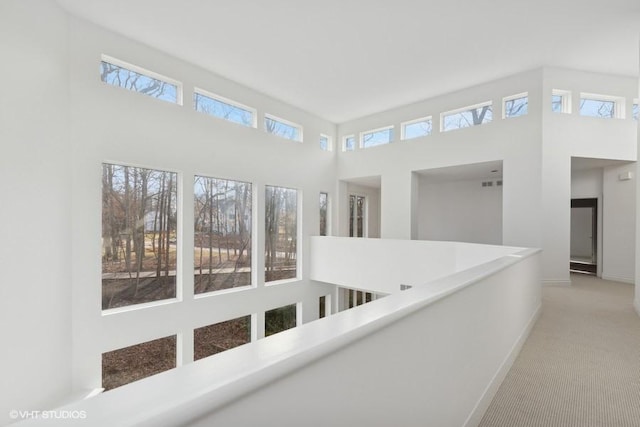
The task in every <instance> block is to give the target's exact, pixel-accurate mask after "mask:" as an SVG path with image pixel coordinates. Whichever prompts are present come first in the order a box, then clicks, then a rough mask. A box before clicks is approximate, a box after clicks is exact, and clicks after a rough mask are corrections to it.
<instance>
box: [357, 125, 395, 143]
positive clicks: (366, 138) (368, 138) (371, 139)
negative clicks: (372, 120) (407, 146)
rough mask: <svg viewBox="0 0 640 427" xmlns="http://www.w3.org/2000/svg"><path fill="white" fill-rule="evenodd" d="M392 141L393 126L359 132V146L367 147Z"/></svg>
mask: <svg viewBox="0 0 640 427" xmlns="http://www.w3.org/2000/svg"><path fill="white" fill-rule="evenodd" d="M391 142H393V126H387V127H384V128H381V129H375V130H371V131H368V132H362V133H361V134H360V147H361V148H369V147H375V146H376V145H384V144H390V143H391Z"/></svg>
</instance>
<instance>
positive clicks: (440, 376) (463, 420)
mask: <svg viewBox="0 0 640 427" xmlns="http://www.w3.org/2000/svg"><path fill="white" fill-rule="evenodd" d="M538 261H539V260H538V258H537V257H530V258H527V259H525V260H523V261H522V262H520V263H518V264H517V265H514V266H512V267H511V268H508V269H506V270H503V271H500V272H498V273H497V274H495V275H492V276H490V277H487V278H485V279H483V280H482V281H480V282H477V283H473V284H472V285H471V286H469V287H467V288H465V289H463V290H461V291H459V292H456V293H454V294H452V295H449V296H448V297H446V298H445V299H443V300H440V301H437V302H435V303H434V304H432V305H429V306H427V307H425V308H423V309H421V310H419V311H417V312H415V313H414V314H411V315H409V316H406V317H403V318H401V319H399V320H398V321H397V322H395V323H393V324H391V325H389V326H388V327H386V328H384V329H382V330H379V331H376V332H375V333H373V334H370V335H367V336H365V337H364V338H362V339H360V340H357V341H354V342H352V343H351V344H350V345H349V346H346V347H344V348H342V349H339V350H337V351H334V352H332V353H331V354H330V355H328V356H326V357H323V358H321V359H319V360H317V361H316V362H315V363H312V364H309V365H307V366H305V367H304V369H299V370H296V371H295V372H293V373H291V374H289V375H286V376H283V377H282V378H280V379H278V380H277V381H273V382H270V383H269V384H268V385H267V386H265V387H261V388H258V389H257V390H255V391H254V392H252V393H250V394H248V395H246V396H243V397H242V398H241V399H237V400H235V401H233V402H231V403H229V404H228V405H225V406H223V407H222V408H220V409H219V410H214V411H211V413H210V414H207V415H206V416H204V417H202V418H200V419H198V420H197V421H195V422H194V423H193V424H190V425H194V426H209V425H234V426H251V425H254V424H255V420H256V419H264V420H269V423H271V424H272V425H295V424H299V420H300V419H304V420H306V421H305V422H304V424H305V425H309V426H323V425H331V426H363V425H380V426H391V425H401V426H465V425H468V426H473V425H477V423H479V421H480V419H481V417H482V415H483V413H484V411H485V409H486V407H487V406H488V404H489V403H490V401H491V398H492V397H493V393H495V391H496V390H497V387H498V386H499V384H500V381H501V379H502V378H503V376H504V375H505V374H506V372H507V371H508V369H509V367H510V366H511V363H512V362H513V360H514V359H515V357H516V355H517V353H518V351H519V348H520V345H522V343H523V342H524V340H525V339H526V337H527V335H528V331H529V328H530V327H531V326H532V325H533V323H534V321H535V319H536V317H537V313H538V309H539V307H540V277H539V275H538V273H539V264H538ZM425 290H426V289H425ZM421 291H422V290H419V289H411V290H409V291H406V292H401V293H400V295H394V296H390V297H387V298H385V299H382V300H379V301H374V302H373V303H370V304H367V305H365V306H361V307H358V308H356V309H353V310H349V311H347V312H344V313H341V314H345V315H350V314H353V311H355V310H361V311H362V313H363V314H364V313H365V311H366V310H368V311H366V312H367V313H374V310H375V309H376V307H377V305H380V306H382V304H385V303H389V304H391V303H395V301H397V300H394V301H392V300H391V298H393V297H405V296H406V297H407V298H408V297H410V295H411V293H415V294H417V293H419V292H421ZM402 294H405V295H402ZM395 304H397V303H395ZM398 305H399V304H398ZM335 317H337V316H335ZM335 317H334V319H329V320H331V321H336V320H337V319H336V318H335ZM370 318H374V315H373V314H371V315H370ZM318 323H320V322H318ZM442 325H447V326H446V327H442ZM309 326H316V325H309ZM317 326H320V325H317ZM478 336H482V339H478ZM389 343H393V344H392V345H389ZM470 354H473V357H471V358H470V357H469V355H470ZM301 390H304V393H301V392H300V391H301ZM247 408H252V410H251V411H247ZM161 419H163V418H161V417H158V420H159V421H160V420H161ZM296 420H297V421H296Z"/></svg>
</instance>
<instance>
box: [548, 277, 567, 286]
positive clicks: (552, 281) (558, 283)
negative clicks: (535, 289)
mask: <svg viewBox="0 0 640 427" xmlns="http://www.w3.org/2000/svg"><path fill="white" fill-rule="evenodd" d="M542 286H571V279H542Z"/></svg>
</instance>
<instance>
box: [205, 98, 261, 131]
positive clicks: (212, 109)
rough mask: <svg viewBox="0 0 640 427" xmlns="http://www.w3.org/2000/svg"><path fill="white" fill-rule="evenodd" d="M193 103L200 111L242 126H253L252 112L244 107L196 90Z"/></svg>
mask: <svg viewBox="0 0 640 427" xmlns="http://www.w3.org/2000/svg"><path fill="white" fill-rule="evenodd" d="M193 104H194V108H195V110H196V111H199V112H201V113H206V114H210V115H212V116H214V117H218V118H221V119H224V120H228V121H230V122H233V123H238V124H240V125H243V126H253V112H252V111H249V110H245V109H244V108H240V107H238V106H235V105H231V104H228V103H226V102H223V101H220V100H218V99H215V98H211V97H209V96H206V95H203V94H201V93H197V92H196V93H194V94H193Z"/></svg>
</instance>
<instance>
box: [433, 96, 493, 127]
mask: <svg viewBox="0 0 640 427" xmlns="http://www.w3.org/2000/svg"><path fill="white" fill-rule="evenodd" d="M482 107H491V115H492V116H491V117H492V118H491V121H493V101H485V102H481V103H479V104H474V105H468V106H466V107H462V108H456V109H455V110H449V111H444V112H442V113H440V132H441V133H444V132H449V131H452V130H458V129H466V128H453V129H448V130H446V129H445V128H444V118H445V117H447V116H453V115H454V114H459V113H465V112H467V111H471V110H477V109H478V108H482ZM488 123H489V122H488ZM484 124H487V123H480V124H477V125H471V126H467V127H475V126H481V125H484Z"/></svg>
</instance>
